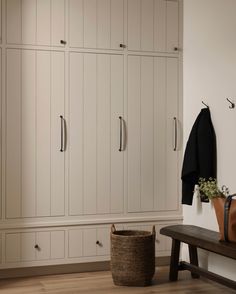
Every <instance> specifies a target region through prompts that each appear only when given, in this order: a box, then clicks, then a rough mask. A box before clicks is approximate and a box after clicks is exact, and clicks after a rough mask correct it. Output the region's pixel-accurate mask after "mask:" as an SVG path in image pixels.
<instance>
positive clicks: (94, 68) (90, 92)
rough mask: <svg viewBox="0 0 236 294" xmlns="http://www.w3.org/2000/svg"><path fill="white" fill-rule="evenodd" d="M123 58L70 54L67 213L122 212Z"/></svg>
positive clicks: (117, 56)
mask: <svg viewBox="0 0 236 294" xmlns="http://www.w3.org/2000/svg"><path fill="white" fill-rule="evenodd" d="M123 89H124V87H123V57H122V56H119V55H103V54H83V53H71V54H70V127H69V129H70V136H69V140H70V143H69V148H70V150H69V151H70V160H69V173H70V177H69V213H70V215H79V214H95V213H119V212H122V211H123V151H119V146H120V145H119V144H120V141H119V140H120V137H119V134H120V128H121V127H122V130H121V131H123V125H122V126H121V124H120V119H119V117H122V116H123Z"/></svg>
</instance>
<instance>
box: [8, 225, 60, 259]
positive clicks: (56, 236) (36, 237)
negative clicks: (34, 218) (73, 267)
mask: <svg viewBox="0 0 236 294" xmlns="http://www.w3.org/2000/svg"><path fill="white" fill-rule="evenodd" d="M5 242H6V243H5V248H6V249H5V256H6V263H17V262H32V261H43V260H52V259H59V258H65V232H64V231H63V230H61V231H37V232H16V233H6V237H5Z"/></svg>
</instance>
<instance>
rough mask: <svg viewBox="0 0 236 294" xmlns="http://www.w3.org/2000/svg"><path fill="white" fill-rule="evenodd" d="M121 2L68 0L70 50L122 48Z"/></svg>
mask: <svg viewBox="0 0 236 294" xmlns="http://www.w3.org/2000/svg"><path fill="white" fill-rule="evenodd" d="M123 31H124V0H69V38H70V46H71V47H84V48H100V49H116V50H119V49H122V48H121V47H120V44H123V38H124V37H123Z"/></svg>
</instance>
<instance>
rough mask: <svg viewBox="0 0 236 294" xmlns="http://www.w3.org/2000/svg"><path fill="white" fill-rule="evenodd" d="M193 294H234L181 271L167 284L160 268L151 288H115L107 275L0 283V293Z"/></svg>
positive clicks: (51, 277)
mask: <svg viewBox="0 0 236 294" xmlns="http://www.w3.org/2000/svg"><path fill="white" fill-rule="evenodd" d="M41 293H44V294H45V293H50V294H55V293H59V294H76V293H83V294H90V293H95V294H102V293H104V294H108V293H116V294H140V293H143V294H155V293H158V294H167V293H168V294H170V293H175V294H178V293H179V294H180V293H181V294H185V293H186V294H187V293H188V294H192V293H208V294H211V293H212V294H217V293H224V294H225V293H236V291H234V290H231V289H229V288H227V287H224V286H221V285H219V284H217V283H213V282H210V281H209V280H204V279H195V280H194V279H192V278H191V277H190V274H189V272H181V273H180V277H179V281H178V282H171V283H170V282H169V281H168V267H160V268H157V270H156V275H155V278H154V282H153V285H152V286H149V287H144V288H138V287H118V286H114V285H113V282H112V278H111V273H110V272H107V271H106V272H96V273H77V274H66V275H54V276H41V277H31V278H18V279H5V280H0V294H41Z"/></svg>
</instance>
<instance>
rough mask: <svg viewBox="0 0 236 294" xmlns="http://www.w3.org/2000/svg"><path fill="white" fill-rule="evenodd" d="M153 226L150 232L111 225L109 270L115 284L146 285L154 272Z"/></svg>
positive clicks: (154, 235) (150, 280) (154, 233)
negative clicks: (117, 228) (118, 228)
mask: <svg viewBox="0 0 236 294" xmlns="http://www.w3.org/2000/svg"><path fill="white" fill-rule="evenodd" d="M155 237H156V232H155V226H153V230H152V232H147V231H139V230H120V231H117V230H116V229H115V226H114V225H112V227H111V272H112V278H113V282H114V284H115V285H122V286H148V285H150V284H151V282H152V278H153V275H154V273H155Z"/></svg>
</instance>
